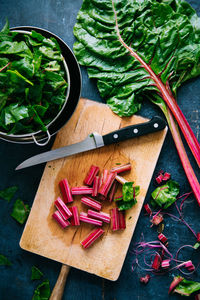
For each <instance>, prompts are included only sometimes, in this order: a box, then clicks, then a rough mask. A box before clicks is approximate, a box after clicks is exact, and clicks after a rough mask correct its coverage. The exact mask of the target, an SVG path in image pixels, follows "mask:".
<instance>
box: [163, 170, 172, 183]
mask: <svg viewBox="0 0 200 300" xmlns="http://www.w3.org/2000/svg"><path fill="white" fill-rule="evenodd" d="M170 178H171V174H170V173H167V172H165V174H164V175H163V179H162V180H163V181H167V180H169V179H170Z"/></svg>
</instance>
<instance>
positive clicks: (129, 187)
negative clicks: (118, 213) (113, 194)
mask: <svg viewBox="0 0 200 300" xmlns="http://www.w3.org/2000/svg"><path fill="white" fill-rule="evenodd" d="M139 193H140V187H139V186H133V182H125V183H124V184H123V186H122V197H119V198H117V199H115V201H117V206H118V208H119V210H127V209H130V208H131V207H132V206H133V205H135V204H136V203H137V200H136V197H137V196H138V195H139Z"/></svg>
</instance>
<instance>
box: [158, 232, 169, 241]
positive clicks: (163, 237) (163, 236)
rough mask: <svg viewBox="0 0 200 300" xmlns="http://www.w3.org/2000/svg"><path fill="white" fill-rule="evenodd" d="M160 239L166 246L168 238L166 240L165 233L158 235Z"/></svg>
mask: <svg viewBox="0 0 200 300" xmlns="http://www.w3.org/2000/svg"><path fill="white" fill-rule="evenodd" d="M158 239H159V240H160V241H161V242H162V243H163V244H165V243H166V242H167V238H166V236H165V235H164V234H163V233H160V234H159V235H158Z"/></svg>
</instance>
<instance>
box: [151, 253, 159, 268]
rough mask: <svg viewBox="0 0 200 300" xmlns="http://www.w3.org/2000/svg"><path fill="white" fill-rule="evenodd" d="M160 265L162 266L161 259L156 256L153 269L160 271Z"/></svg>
mask: <svg viewBox="0 0 200 300" xmlns="http://www.w3.org/2000/svg"><path fill="white" fill-rule="evenodd" d="M160 265H161V257H160V255H159V254H156V255H155V257H154V260H153V264H152V268H153V269H154V270H158V269H159V268H160Z"/></svg>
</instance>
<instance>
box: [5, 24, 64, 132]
mask: <svg viewBox="0 0 200 300" xmlns="http://www.w3.org/2000/svg"><path fill="white" fill-rule="evenodd" d="M68 84H69V75H68V69H67V65H66V63H65V61H64V58H63V56H62V53H61V50H60V47H59V44H58V42H57V40H56V39H55V38H54V37H50V38H46V37H44V36H43V35H42V34H40V33H39V32H36V31H34V30H32V31H31V32H23V31H17V32H16V31H12V30H10V29H9V25H8V22H7V23H6V25H5V26H4V28H3V29H2V31H1V32H0V132H1V133H3V134H9V135H22V134H30V133H35V132H38V131H43V132H45V131H47V127H48V126H49V125H50V124H51V123H52V122H53V121H54V119H55V118H56V117H57V116H58V115H59V114H60V112H61V111H62V109H63V107H64V106H65V104H66V101H67V95H68V94H69V87H68Z"/></svg>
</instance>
